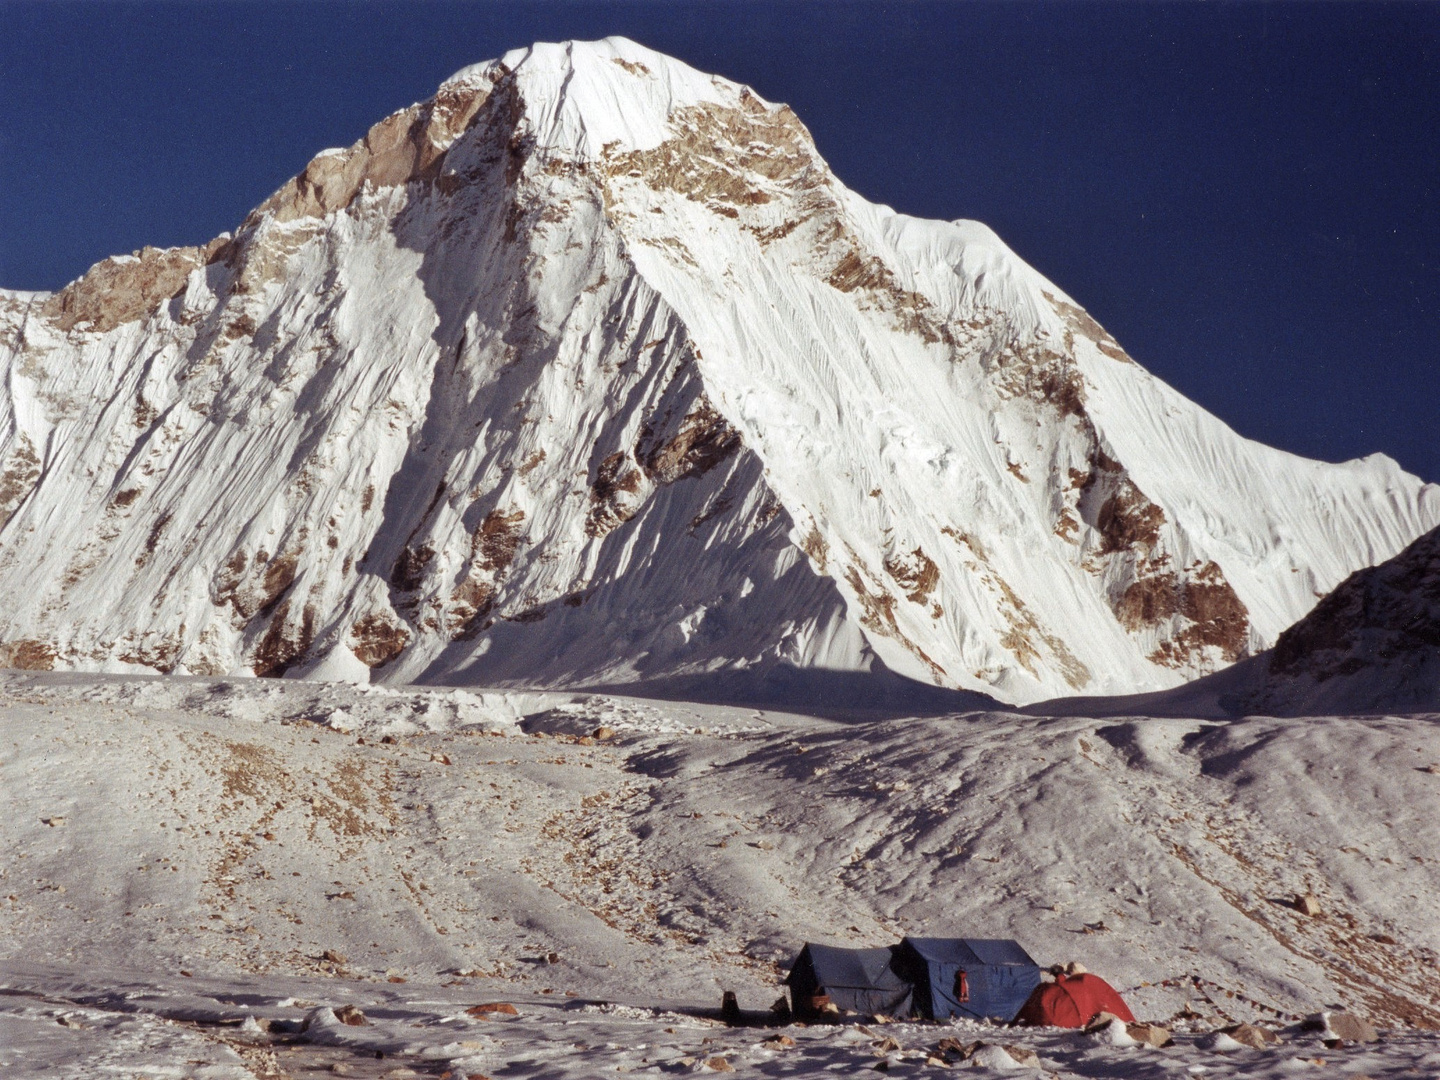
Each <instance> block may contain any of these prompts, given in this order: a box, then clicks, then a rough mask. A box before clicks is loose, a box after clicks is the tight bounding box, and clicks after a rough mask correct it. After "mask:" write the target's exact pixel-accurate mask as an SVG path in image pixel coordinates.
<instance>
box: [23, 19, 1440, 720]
mask: <svg viewBox="0 0 1440 1080" xmlns="http://www.w3.org/2000/svg"><path fill="white" fill-rule="evenodd" d="M0 364H3V365H4V367H5V371H6V379H5V382H4V385H3V387H0V588H3V589H4V590H5V591H6V595H8V596H11V597H13V598H14V599H13V602H12V603H11V604H9V605H7V607H6V609H5V611H3V612H0V644H3V647H4V650H5V656H6V657H7V659H8V662H9V663H10V664H12V665H14V666H19V667H29V668H49V667H55V668H78V669H91V670H96V669H100V670H151V671H162V672H178V673H186V672H189V673H197V674H219V673H233V672H245V671H249V672H253V673H255V674H259V675H312V676H317V677H326V678H345V679H358V680H368V679H380V680H387V681H397V682H407V681H431V682H452V683H455V682H459V683H470V684H474V683H491V684H498V685H507V684H508V685H521V684H523V685H546V686H556V685H597V684H610V685H620V684H627V685H639V684H652V685H659V684H660V683H662V682H666V681H673V680H675V679H692V680H694V679H702V680H703V679H705V678H710V677H716V678H719V677H724V678H726V679H730V680H734V679H735V678H737V677H740V676H744V675H745V673H753V674H756V675H757V676H758V675H761V674H763V673H765V672H773V671H775V670H786V671H789V670H796V669H799V670H804V671H808V672H811V673H813V674H814V675H815V677H816V678H817V679H818V680H820V682H824V680H825V679H827V678H829V677H830V676H829V674H827V673H834V674H835V675H836V676H837V677H839V676H845V675H846V673H850V674H854V673H862V672H878V671H880V669H881V668H885V667H888V668H889V669H892V670H893V671H895V672H898V673H899V674H901V675H903V676H907V677H909V678H910V679H913V680H917V681H919V682H922V683H927V684H931V685H933V686H936V687H942V688H955V689H966V690H977V691H983V692H985V693H989V694H994V695H996V696H998V697H1001V698H1003V699H1005V700H1008V701H1012V702H1026V701H1034V700H1038V699H1041V698H1046V697H1051V696H1055V695H1057V694H1076V693H1079V694H1100V693H1125V692H1134V691H1140V690H1158V689H1163V688H1165V687H1168V686H1173V685H1176V684H1177V683H1180V682H1183V681H1185V680H1187V679H1191V678H1193V677H1195V676H1197V675H1201V674H1204V673H1206V672H1209V671H1214V670H1217V669H1219V668H1222V667H1225V666H1226V665H1229V664H1231V663H1233V662H1235V661H1237V660H1239V659H1242V658H1244V657H1246V656H1248V655H1251V654H1253V653H1255V652H1257V651H1259V650H1262V649H1264V648H1267V647H1268V646H1270V645H1271V644H1273V643H1274V641H1275V640H1276V638H1277V637H1278V635H1279V634H1280V632H1281V631H1282V630H1284V629H1285V628H1286V627H1287V626H1289V625H1290V624H1291V623H1293V622H1294V621H1295V620H1296V619H1298V618H1300V617H1301V616H1303V615H1304V614H1305V613H1306V612H1307V611H1308V610H1309V609H1310V607H1311V606H1312V605H1313V604H1314V601H1315V599H1316V598H1317V596H1319V595H1323V594H1324V593H1325V592H1326V591H1328V590H1329V589H1330V588H1332V587H1333V586H1334V585H1335V584H1336V583H1338V582H1339V581H1341V580H1342V579H1344V578H1345V577H1346V576H1347V575H1348V574H1350V573H1352V572H1353V571H1355V570H1356V569H1358V568H1360V567H1363V566H1366V565H1370V564H1372V563H1375V562H1377V561H1380V560H1383V559H1385V558H1387V557H1389V556H1390V555H1392V554H1394V553H1395V552H1396V551H1398V550H1399V549H1400V548H1401V547H1403V546H1404V545H1405V544H1406V543H1408V542H1409V541H1410V540H1412V539H1413V538H1414V537H1415V536H1417V535H1418V534H1420V533H1421V532H1423V531H1425V530H1426V529H1429V528H1433V527H1435V526H1436V525H1437V524H1440V491H1437V489H1436V488H1434V487H1431V486H1427V485H1424V484H1422V483H1421V482H1420V481H1419V480H1417V479H1416V478H1414V477H1412V476H1408V475H1407V474H1405V473H1403V472H1402V471H1401V470H1400V469H1399V468H1398V467H1397V466H1396V465H1395V464H1394V463H1393V462H1391V461H1389V460H1388V459H1384V458H1381V457H1378V456H1377V457H1372V458H1368V459H1366V460H1364V461H1359V462H1349V463H1346V464H1343V465H1333V466H1332V465H1324V464H1321V463H1317V462H1310V461H1305V460H1303V459H1299V458H1296V457H1293V456H1291V455H1287V454H1284V453H1281V452H1278V451H1274V450H1271V449H1269V448H1266V447H1263V446H1259V445H1258V444H1255V443H1252V442H1249V441H1247V440H1244V439H1241V438H1240V437H1239V436H1237V435H1236V434H1235V433H1233V432H1232V431H1230V430H1229V429H1228V428H1226V427H1225V426H1224V425H1223V424H1221V423H1220V422H1219V421H1218V420H1216V419H1215V418H1214V417H1211V416H1209V415H1208V414H1207V413H1205V412H1204V411H1203V410H1201V409H1199V408H1198V407H1196V406H1195V405H1193V404H1192V403H1190V402H1188V401H1186V400H1185V399H1183V398H1182V397H1180V396H1179V395H1178V394H1176V393H1175V392H1174V391H1173V390H1171V389H1170V388H1168V387H1166V386H1165V385H1164V384H1163V383H1160V382H1159V381H1158V380H1156V379H1154V378H1153V377H1152V376H1150V375H1149V374H1148V373H1147V372H1145V371H1144V370H1143V369H1142V368H1141V367H1140V366H1139V365H1137V364H1135V363H1134V362H1133V361H1132V360H1131V359H1130V358H1129V357H1128V356H1127V355H1126V354H1125V352H1124V350H1123V349H1122V348H1121V347H1120V345H1119V344H1118V343H1117V342H1115V341H1114V339H1113V338H1111V337H1110V336H1109V335H1108V334H1107V333H1106V332H1105V331H1104V330H1103V329H1102V328H1101V327H1099V326H1098V325H1097V324H1096V323H1095V322H1094V320H1093V319H1091V318H1090V317H1089V316H1088V315H1087V314H1086V313H1085V312H1084V311H1083V309H1082V308H1081V307H1080V306H1079V305H1078V304H1076V303H1075V302H1074V301H1073V300H1072V299H1070V298H1068V297H1066V296H1065V295H1064V294H1063V292H1061V290H1060V289H1058V288H1057V287H1056V286H1054V285H1053V284H1051V283H1050V282H1048V281H1046V280H1045V279H1044V278H1042V277H1041V276H1040V275H1039V274H1037V273H1036V272H1035V271H1034V270H1032V269H1031V268H1030V267H1028V266H1026V265H1025V264H1024V263H1023V262H1022V261H1021V260H1020V259H1019V258H1017V257H1016V256H1015V255H1014V254H1013V253H1012V252H1011V251H1010V250H1009V249H1008V248H1006V246H1005V245H1004V244H1003V243H1002V242H1001V241H1000V240H999V239H998V238H997V237H996V236H995V235H994V233H992V232H991V231H990V230H988V229H986V228H985V227H984V226H982V225H979V224H977V223H974V222H966V221H956V222H934V221H922V220H919V219H915V218H909V217H906V216H904V215H900V214H896V213H894V212H893V211H891V210H890V209H889V208H887V207H882V206H875V205H873V204H870V203H867V202H865V201H864V200H862V199H860V198H859V197H858V196H856V195H855V194H854V193H853V192H850V191H849V190H848V189H846V188H845V187H844V186H843V185H842V184H841V183H840V182H839V181H838V180H837V179H836V178H835V177H834V175H833V174H832V173H831V172H830V170H829V169H828V167H827V166H826V164H825V162H824V160H823V159H822V158H821V157H820V155H819V153H818V152H817V150H816V148H815V146H814V143H813V142H812V140H811V138H810V136H809V133H808V132H807V131H806V130H805V128H804V126H803V124H802V123H801V122H800V120H799V119H798V118H797V117H796V116H795V115H794V113H793V112H791V111H790V110H789V109H788V108H787V107H785V106H783V105H774V104H771V103H768V102H765V101H764V100H762V99H761V98H759V97H758V96H757V95H755V94H754V93H753V92H752V91H750V90H748V89H747V88H745V87H741V86H738V85H736V84H733V83H729V82H726V81H725V80H723V79H719V78H716V77H713V76H709V75H705V74H702V73H700V72H697V71H694V70H693V69H691V68H688V67H686V66H685V65H683V64H680V63H678V62H676V61H674V60H671V59H669V58H667V57H664V56H661V55H659V54H657V53H654V52H651V51H650V50H647V49H644V48H642V47H641V46H638V45H636V44H634V43H633V42H628V41H625V40H623V39H608V40H606V41H603V42H597V43H568V44H564V45H536V46H534V47H532V48H530V49H524V50H517V51H515V52H513V53H510V54H507V55H506V56H505V57H503V58H502V59H500V60H496V61H491V62H488V63H484V64H479V65H476V66H474V67H471V68H467V69H465V70H464V71H461V72H460V73H458V74H457V75H455V76H454V77H453V78H451V79H450V80H447V82H446V83H445V84H444V85H443V86H442V87H441V88H440V90H439V92H438V93H437V95H436V96H435V97H434V98H433V99H431V100H430V101H427V102H424V103H421V104H418V105H414V106H411V107H409V108H407V109H404V110H401V111H400V112H398V113H396V114H394V115H393V116H391V117H389V118H387V119H385V120H383V121H381V122H380V123H379V124H377V125H376V126H375V127H374V128H372V129H371V130H370V132H369V133H368V134H367V135H366V136H365V137H364V138H363V139H362V140H360V141H359V142H357V143H356V144H354V145H353V146H351V147H349V148H348V149H343V150H330V151H325V152H324V153H322V154H320V155H319V156H317V157H316V158H315V160H314V161H312V162H311V163H310V164H309V165H308V166H307V167H306V169H305V170H304V172H303V173H302V174H301V175H300V176H298V177H296V178H295V179H294V180H292V181H290V182H289V183H287V184H286V185H285V186H284V187H283V188H282V189H281V190H280V191H278V192H276V193H275V194H274V195H273V196H272V197H271V198H270V199H268V200H266V201H265V202H264V203H262V204H261V205H260V206H259V207H258V208H257V209H256V210H255V211H254V212H253V213H252V214H251V215H250V216H249V217H248V218H247V219H246V220H245V221H244V222H243V223H241V225H240V226H239V227H238V228H237V229H236V231H235V233H234V235H233V236H228V235H227V236H223V237H220V238H217V240H216V241H214V242H212V243H211V244H209V245H206V246H205V247H204V248H196V249H174V250H171V251H156V250H154V249H145V251H143V252H139V253H136V254H135V255H134V256H130V257H119V258H115V259H111V260H106V261H105V262H103V263H101V264H98V265H97V266H96V267H95V268H93V269H92V270H91V271H90V272H89V273H88V274H86V275H85V276H84V277H82V278H81V279H79V280H78V281H77V282H74V283H72V284H71V285H70V286H67V287H66V289H64V290H62V291H61V292H59V293H56V294H54V295H53V296H45V295H39V294H24V293H3V294H0ZM847 677H848V676H847ZM842 684H843V685H846V686H849V685H851V684H850V683H848V682H846V681H845V679H844V678H839V680H838V682H837V683H836V685H842Z"/></svg>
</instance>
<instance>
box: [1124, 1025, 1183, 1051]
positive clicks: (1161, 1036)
mask: <svg viewBox="0 0 1440 1080" xmlns="http://www.w3.org/2000/svg"><path fill="white" fill-rule="evenodd" d="M1125 1033H1126V1034H1127V1035H1129V1036H1130V1038H1132V1039H1134V1040H1135V1041H1136V1042H1137V1043H1140V1044H1141V1045H1142V1046H1153V1047H1155V1049H1157V1050H1158V1049H1160V1048H1161V1047H1165V1046H1173V1045H1174V1043H1175V1040H1174V1039H1173V1038H1172V1037H1171V1035H1170V1029H1169V1028H1163V1027H1161V1026H1160V1025H1159V1024H1129V1025H1127V1026H1126V1028H1125Z"/></svg>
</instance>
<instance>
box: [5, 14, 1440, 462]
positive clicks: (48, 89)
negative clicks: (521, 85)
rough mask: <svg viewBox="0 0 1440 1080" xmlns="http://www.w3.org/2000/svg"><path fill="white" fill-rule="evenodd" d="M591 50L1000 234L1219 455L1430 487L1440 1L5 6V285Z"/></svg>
mask: <svg viewBox="0 0 1440 1080" xmlns="http://www.w3.org/2000/svg"><path fill="white" fill-rule="evenodd" d="M612 33H619V34H625V35H627V36H629V37H632V38H635V39H636V40H638V41H640V42H642V43H644V44H647V45H649V46H651V47H652V48H656V49H660V50H662V51H664V52H668V53H670V54H672V55H674V56H677V57H679V58H681V59H683V60H685V61H687V62H689V63H691V64H693V65H695V66H696V67H699V68H702V69H704V70H708V71H714V72H717V73H719V74H722V75H725V76H727V77H729V78H732V79H736V80H739V81H742V82H746V83H749V84H751V85H752V86H754V87H755V88H756V89H757V90H758V91H759V92H760V93H761V94H762V95H764V96H765V97H767V98H770V99H772V100H778V101H787V102H789V103H790V104H791V105H793V106H794V107H795V109H796V111H797V112H798V113H799V114H800V116H801V118H802V119H803V120H804V121H805V122H806V124H808V125H809V127H810V129H811V131H813V132H814V134H815V138H816V141H817V143H818V144H819V146H820V150H821V152H822V153H823V154H824V155H825V156H826V157H827V159H828V160H829V161H830V163H831V165H832V166H833V167H834V169H835V171H836V173H837V174H838V175H839V176H840V177H841V179H843V180H844V181H845V182H846V183H848V184H849V185H850V186H852V187H853V188H855V189H856V190H858V191H859V192H861V193H862V194H864V195H865V196H867V197H868V198H870V199H873V200H876V201H880V202H886V203H889V204H890V205H892V206H894V207H895V208H896V209H899V210H903V211H905V212H908V213H912V214H919V215H924V216H928V217H943V218H954V217H970V218H978V219H979V220H981V221H984V222H986V223H988V224H989V225H991V226H993V227H994V228H995V229H996V230H997V231H998V232H999V233H1000V235H1001V236H1002V237H1003V238H1004V239H1005V240H1006V241H1008V242H1009V243H1010V245H1011V246H1012V247H1014V248H1015V250H1016V251H1017V252H1019V254H1020V255H1021V256H1022V257H1024V258H1025V259H1027V260H1028V261H1030V262H1031V263H1033V264H1034V265H1035V266H1036V267H1038V268H1039V269H1040V270H1041V271H1042V272H1043V273H1045V274H1046V275H1048V276H1049V277H1050V278H1052V279H1053V280H1054V281H1055V282H1056V283H1058V284H1059V285H1060V286H1061V287H1062V288H1064V289H1065V290H1066V291H1067V292H1069V293H1070V294H1071V295H1073V296H1074V297H1076V299H1078V300H1079V301H1080V302H1081V303H1082V304H1084V305H1085V306H1086V307H1087V308H1088V309H1089V310H1090V311H1091V313H1092V314H1094V315H1095V316H1096V318H1098V319H1099V320H1100V321H1101V322H1102V323H1103V324H1104V325H1105V326H1106V327H1107V328H1108V329H1109V330H1110V331H1111V332H1112V333H1114V334H1115V336H1116V337H1117V338H1119V339H1120V341H1121V343H1122V344H1124V345H1125V346H1126V348H1127V349H1128V350H1129V351H1130V352H1131V354H1132V355H1133V356H1135V358H1136V359H1137V360H1139V361H1140V362H1141V363H1143V364H1145V365H1146V366H1147V367H1149V368H1150V369H1151V370H1152V371H1154V372H1156V373H1157V374H1158V375H1160V376H1161V377H1162V378H1164V379H1166V380H1167V381H1169V382H1170V383H1172V384H1173V385H1174V386H1176V387H1177V388H1178V389H1179V390H1181V391H1182V392H1183V393H1185V394H1187V395H1189V396H1190V397H1192V398H1194V399H1195V400H1197V401H1199V402H1200V403H1201V404H1203V405H1205V406H1206V407H1207V408H1209V409H1211V410H1212V411H1214V412H1215V413H1217V414H1218V415H1220V416H1221V417H1222V418H1224V419H1225V420H1226V421H1228V422H1229V423H1231V424H1232V425H1233V426H1235V427H1236V428H1237V429H1238V430H1239V431H1241V432H1242V433H1243V434H1245V435H1249V436H1251V437H1254V438H1258V439H1261V440H1263V441H1265V442H1269V443H1272V444H1274V445H1277V446H1282V447H1285V448H1287V449H1290V450H1294V451H1296V452H1299V453H1303V454H1308V455H1311V456H1314V457H1321V458H1326V459H1330V460H1339V459H1343V458H1347V457H1354V456H1358V455H1362V454H1366V453H1370V452H1372V451H1376V450H1381V451H1384V452H1385V453H1388V454H1390V455H1392V456H1394V457H1396V458H1398V459H1399V460H1400V462H1401V463H1402V464H1403V465H1405V467H1407V468H1408V469H1411V470H1412V471H1415V472H1418V473H1419V474H1420V475H1422V476H1424V477H1426V478H1427V479H1431V480H1440V441H1437V439H1436V437H1435V434H1436V432H1435V427H1436V424H1435V421H1436V419H1437V407H1436V403H1437V401H1440V3H1431V4H1422V5H1418V6H1408V5H1386V4H1364V5H1359V6H1346V5H1338V4H1322V5H1317V6H1309V5H1301V4H1271V5H1232V4H1208V5H1203V6H1202V5H1183V6H1181V5H1167V4H1153V3H1151V4H1139V5H1133V6H1132V5H1128V4H1120V3H1106V4H1101V5H1095V6H1091V5H1087V4H1080V3H1065V4H1004V5H993V4H959V3H955V4H943V5H924V4H889V3H868V4H854V5H835V4H829V5H810V4H782V3H750V4H740V3H724V4H722V3H711V4H705V3H698V4H688V5H679V4H674V5H649V4H638V3H625V4H617V3H563V4H562V3H551V4H534V5H526V4H518V3H505V4H496V5H493V6H491V5H477V4H461V5H453V4H448V3H386V4H364V5H361V4H347V3H338V2H332V3H280V4H275V3H268V4H251V3H238V2H236V3H219V2H212V3H204V4H199V3H174V2H172V3H166V4H101V3H81V4H69V3H61V2H54V0H47V2H43V3H38V4H28V3H22V2H18V0H0V196H3V197H0V285H4V286H7V287H10V288H45V289H51V288H55V287H58V286H59V285H61V284H63V283H64V282H66V281H68V280H69V279H71V278H73V277H75V276H76V275H78V274H80V273H81V272H83V270H84V269H85V267H86V266H88V265H89V264H90V263H92V262H94V261H95V260H97V259H99V258H102V257H103V256H105V255H107V254H110V253H113V252H119V251H130V250H132V249H134V248H137V247H139V246H141V245H142V244H146V243H150V244H157V245H168V244H181V243H188V244H193V243H198V242H203V241H204V240H206V239H208V238H209V237H211V236H213V235H215V234H216V233H218V232H221V231H223V230H225V229H230V228H233V227H234V226H235V225H236V224H237V223H238V222H239V221H240V220H241V218H243V217H244V215H245V213H246V212H247V211H248V210H249V209H250V208H251V207H253V206H254V205H255V204H256V203H258V202H260V201H261V200H262V199H263V198H264V197H265V196H266V195H267V194H269V192H271V191H272V190H273V189H275V188H276V187H278V186H279V185H280V184H281V183H282V182H283V181H284V180H285V179H286V178H287V177H289V176H291V175H292V174H294V173H295V172H297V171H298V170H299V169H300V168H301V167H303V165H304V164H305V162H306V161H307V160H308V159H309V158H310V157H311V156H312V155H313V154H314V153H315V151H317V150H319V149H322V148H324V147H327V146H336V145H344V144H348V143H350V142H352V141H354V140H355V139H356V138H358V137H359V136H360V135H362V134H363V133H364V131H365V129H366V128H367V127H368V126H369V125H370V124H371V123H373V122H374V121H375V120H377V119H379V118H380V117H382V116H384V115H385V114H386V113H388V112H391V111H393V110H394V109H396V108H399V107H401V106H404V105H406V104H409V103H410V102H412V101H415V100H420V99H422V98H425V97H428V96H429V95H430V94H431V93H432V92H433V90H434V88H435V86H436V84H437V83H439V82H440V80H441V79H443V78H444V77H445V76H447V75H449V74H450V73H451V72H453V71H454V70H455V69H457V68H459V67H462V66H464V65H465V64H467V63H471V62H474V61H476V60H481V59H487V58H490V57H493V56H497V55H499V54H500V53H502V52H504V51H505V50H507V49H509V48H512V47H515V46H519V45H525V44H528V43H530V42H531V41H534V40H551V41H555V40H563V39H565V38H597V37H603V36H605V35H607V34H612Z"/></svg>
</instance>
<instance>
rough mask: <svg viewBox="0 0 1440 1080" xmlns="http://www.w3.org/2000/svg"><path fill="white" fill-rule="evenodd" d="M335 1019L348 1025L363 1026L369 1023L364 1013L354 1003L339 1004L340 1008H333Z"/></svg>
mask: <svg viewBox="0 0 1440 1080" xmlns="http://www.w3.org/2000/svg"><path fill="white" fill-rule="evenodd" d="M335 1019H336V1020H339V1021H340V1022H341V1023H342V1024H347V1025H349V1026H350V1027H364V1026H365V1025H366V1024H368V1023H369V1021H368V1020H366V1019H365V1014H364V1013H363V1012H361V1011H360V1010H359V1009H357V1008H356V1007H355V1006H354V1005H341V1006H340V1008H338V1009H336V1010H335Z"/></svg>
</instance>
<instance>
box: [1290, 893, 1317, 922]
mask: <svg viewBox="0 0 1440 1080" xmlns="http://www.w3.org/2000/svg"><path fill="white" fill-rule="evenodd" d="M1295 910H1296V911H1298V912H1300V914H1301V915H1309V916H1310V917H1311V918H1312V919H1313V918H1314V917H1315V916H1317V915H1319V914H1320V901H1319V900H1316V899H1315V897H1313V896H1312V895H1310V894H1309V893H1296V894H1295Z"/></svg>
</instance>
